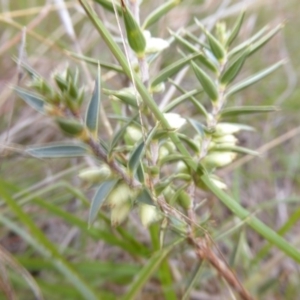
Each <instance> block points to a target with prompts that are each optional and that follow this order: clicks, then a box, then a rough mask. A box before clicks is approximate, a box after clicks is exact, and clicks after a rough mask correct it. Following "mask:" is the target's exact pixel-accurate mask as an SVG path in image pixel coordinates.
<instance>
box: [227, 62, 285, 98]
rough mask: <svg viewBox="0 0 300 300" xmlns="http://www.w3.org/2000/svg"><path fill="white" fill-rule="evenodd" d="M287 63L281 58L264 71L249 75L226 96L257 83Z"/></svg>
mask: <svg viewBox="0 0 300 300" xmlns="http://www.w3.org/2000/svg"><path fill="white" fill-rule="evenodd" d="M284 63H285V60H281V61H279V62H277V63H275V64H274V65H273V66H271V67H269V68H267V69H264V70H263V71H261V72H259V73H256V74H255V75H253V76H250V77H248V78H247V79H245V80H244V81H242V82H239V83H237V84H236V85H234V86H233V87H232V88H231V89H230V90H229V91H228V92H227V94H226V96H227V97H228V96H231V95H233V94H235V93H237V92H239V91H241V90H242V89H244V88H246V87H248V86H250V85H252V84H254V83H256V82H257V81H260V80H261V79H263V78H265V77H266V76H268V75H269V74H271V73H272V72H274V71H275V70H277V69H278V68H279V67H281V66H282V65H283V64H284Z"/></svg>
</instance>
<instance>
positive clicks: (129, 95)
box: [103, 89, 140, 108]
mask: <svg viewBox="0 0 300 300" xmlns="http://www.w3.org/2000/svg"><path fill="white" fill-rule="evenodd" d="M103 93H104V94H106V95H110V96H114V97H116V98H118V99H119V100H121V101H122V102H124V103H125V104H127V105H130V106H132V107H134V108H137V107H138V103H137V101H138V99H137V98H136V95H135V92H134V91H133V90H132V89H122V90H120V91H113V90H108V89H103ZM138 97H139V96H138ZM139 101H140V100H139Z"/></svg>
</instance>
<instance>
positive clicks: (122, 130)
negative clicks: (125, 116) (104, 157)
mask: <svg viewBox="0 0 300 300" xmlns="http://www.w3.org/2000/svg"><path fill="white" fill-rule="evenodd" d="M137 117H138V114H136V115H134V116H133V117H132V118H131V119H129V120H128V121H127V122H126V123H125V124H124V125H123V126H121V128H120V129H119V130H118V131H117V132H116V133H115V135H114V137H113V139H112V141H111V143H110V147H109V151H108V153H109V156H110V155H111V153H112V151H113V149H114V148H115V146H116V145H117V144H118V142H119V141H120V140H121V139H122V138H123V135H124V134H125V132H126V129H127V127H128V126H129V125H130V124H131V123H132V122H133V121H134V120H135V119H136V118H137Z"/></svg>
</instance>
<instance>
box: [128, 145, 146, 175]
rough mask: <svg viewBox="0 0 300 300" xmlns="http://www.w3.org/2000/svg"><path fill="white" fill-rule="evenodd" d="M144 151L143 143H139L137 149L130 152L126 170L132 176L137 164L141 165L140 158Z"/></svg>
mask: <svg viewBox="0 0 300 300" xmlns="http://www.w3.org/2000/svg"><path fill="white" fill-rule="evenodd" d="M144 150H145V143H144V141H141V142H140V143H139V144H138V145H137V147H136V148H135V149H134V150H133V151H132V153H131V155H130V157H129V161H128V168H129V170H130V171H131V173H132V174H134V173H135V171H136V169H137V168H138V166H139V164H140V163H141V160H142V156H143V154H144Z"/></svg>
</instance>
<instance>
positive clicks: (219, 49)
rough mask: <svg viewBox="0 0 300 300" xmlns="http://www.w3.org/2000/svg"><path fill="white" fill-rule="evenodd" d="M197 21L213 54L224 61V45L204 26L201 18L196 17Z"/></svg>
mask: <svg viewBox="0 0 300 300" xmlns="http://www.w3.org/2000/svg"><path fill="white" fill-rule="evenodd" d="M195 21H196V24H197V25H198V26H199V27H200V28H201V29H202V30H203V31H204V33H205V35H206V38H207V40H208V42H209V46H210V49H211V51H212V53H213V55H214V56H215V57H216V58H217V59H218V60H219V61H222V60H223V58H224V57H225V49H224V47H223V46H222V44H221V43H220V42H219V41H218V40H217V39H216V38H215V37H214V36H213V35H212V34H211V33H210V32H209V31H207V30H206V28H204V26H203V25H202V24H201V23H200V21H199V20H197V19H195Z"/></svg>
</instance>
